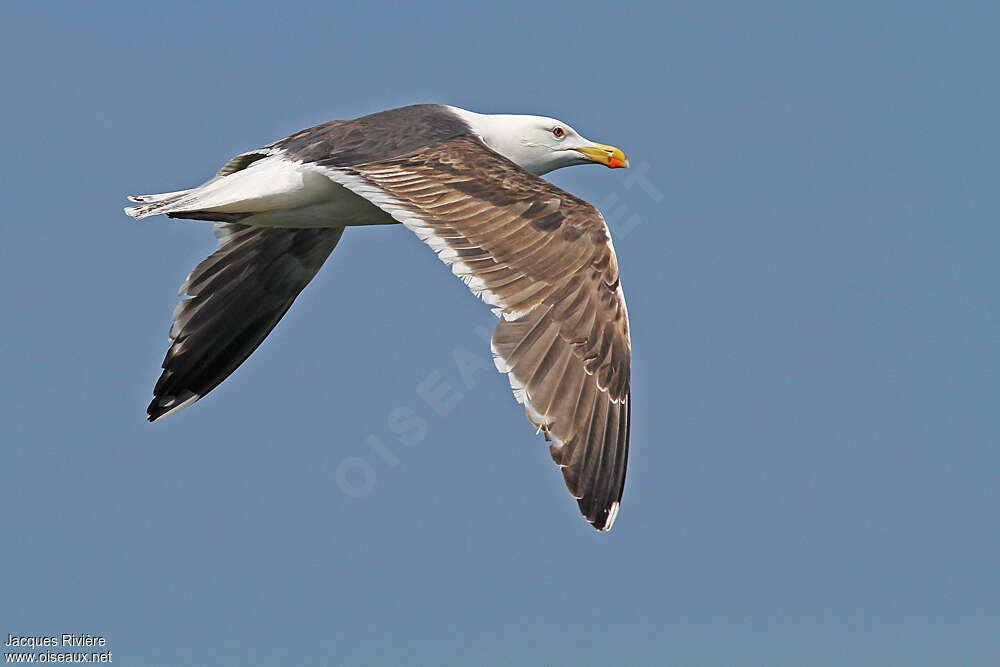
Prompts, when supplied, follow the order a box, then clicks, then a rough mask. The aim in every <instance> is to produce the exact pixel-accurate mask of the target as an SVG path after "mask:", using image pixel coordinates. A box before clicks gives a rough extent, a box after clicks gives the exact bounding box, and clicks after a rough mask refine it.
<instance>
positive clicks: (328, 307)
mask: <svg viewBox="0 0 1000 667" xmlns="http://www.w3.org/2000/svg"><path fill="white" fill-rule="evenodd" d="M998 18H1000V16H998V11H997V9H996V8H995V7H994V6H992V5H991V4H990V3H964V4H963V3H958V4H952V5H949V6H947V7H938V8H933V7H926V6H920V7H918V6H916V5H913V4H912V3H893V2H886V3H878V6H872V5H871V4H870V3H838V4H837V6H835V7H823V8H816V7H812V6H808V7H807V6H803V5H802V4H801V3H765V4H762V5H758V6H755V7H753V8H751V7H749V6H748V5H747V4H746V3H712V4H706V3H697V4H695V3H691V4H690V5H680V4H672V5H670V6H666V7H660V8H656V7H654V6H652V5H651V4H628V3H624V4H616V5H615V6H614V8H611V7H610V5H609V6H607V7H604V8H601V7H597V6H594V7H581V6H580V4H579V3H569V2H553V3H549V4H547V5H546V6H538V5H534V4H527V3H526V4H517V3H506V4H504V5H503V6H502V7H493V8H473V7H471V6H466V5H465V4H456V5H447V4H445V5H437V6H435V7H434V8H433V9H431V8H420V7H413V6H409V5H398V6H397V5H375V4H371V5H368V6H365V7H360V8H346V7H335V6H334V5H333V4H332V3H331V4H330V5H319V4H317V5H297V4H294V3H281V4H280V6H279V4H274V5H273V6H270V7H256V6H253V5H248V4H247V3H215V4H209V5H201V4H184V3H170V4H169V5H162V4H159V5H152V4H150V5H148V6H145V7H136V6H135V5H134V4H133V3H115V2H108V3H102V4H100V5H85V4H76V3H55V4H50V5H46V6H41V5H39V6H34V5H30V4H28V3H20V4H19V5H18V6H17V7H16V8H7V9H5V10H4V16H3V21H2V22H0V32H2V35H0V36H2V39H0V55H2V58H3V62H4V63H5V66H4V68H3V72H2V75H0V76H2V78H3V79H2V81H3V89H4V90H5V98H6V99H5V103H4V104H3V105H2V108H0V118H2V121H3V127H4V129H5V139H4V144H5V150H6V155H7V159H6V160H5V161H4V167H3V170H4V175H3V181H2V182H3V185H2V188H3V201H4V205H5V215H4V220H3V223H2V229H0V239H2V240H0V260H2V261H0V271H2V278H3V282H4V285H5V286H6V289H5V291H4V294H5V298H6V304H5V305H6V309H5V310H6V313H7V315H6V316H5V318H4V327H3V330H4V333H3V336H2V338H0V360H2V367H3V377H4V380H5V381H4V382H3V384H2V385H0V394H2V400H0V424H2V427H0V428H2V434H3V437H2V440H3V445H2V454H3V462H4V465H3V466H2V467H3V473H2V478H0V479H2V481H0V507H2V508H3V514H4V516H3V524H4V537H5V539H4V547H3V549H2V550H0V590H2V591H3V603H2V605H0V634H2V636H3V638H4V639H6V635H7V634H16V635H24V634H45V635H48V634H61V633H64V632H69V633H80V632H88V633H90V634H94V635H103V636H105V637H106V638H107V640H108V643H109V646H110V648H111V649H112V650H113V651H114V654H115V658H116V662H118V663H119V664H128V665H163V664H220V665H221V664H250V663H256V664H265V665H272V664H273V665H302V664H399V663H401V662H408V663H410V664H518V665H522V664H564V663H569V662H573V663H577V664H595V665H596V664H608V663H620V664H664V663H668V664H787V665H795V664H805V663H808V664H831V665H832V664H852V665H859V664H872V665H887V664H900V665H912V664H954V663H956V662H961V663H964V664H996V661H997V660H998V658H1000V643H998V641H997V639H996V637H997V636H1000V602H998V601H1000V575H998V569H997V562H1000V538H998V533H997V530H996V527H997V525H998V522H1000V512H998V509H997V505H998V499H997V492H996V480H997V474H998V469H1000V450H998V430H1000V429H998V426H997V398H998V395H1000V391H998V390H1000V386H998V384H1000V382H998V378H1000V364H998V354H997V353H998V350H1000V312H998V308H997V287H996V286H997V281H998V279H1000V269H998V263H997V261H996V254H997V248H998V242H1000V233H998V229H997V222H998V205H997V204H998V202H997V187H996V186H997V177H998V175H1000V174H998V168H997V165H998V163H997V158H996V151H997V144H998V142H997V139H998V132H997V123H996V119H997V117H1000V115H998V112H1000V109H998V106H1000V105H998V93H997V88H996V85H995V84H996V81H997V77H998V74H1000V71H998V69H1000V68H998V56H997V49H996V46H995V34H994V33H995V26H996V25H997V20H998ZM416 102H443V103H449V104H455V105H458V106H462V107H465V108H468V109H472V110H475V111H480V112H513V113H519V112H520V113H540V114H545V115H551V116H555V117H558V118H561V119H563V120H565V121H566V122H568V123H570V124H571V125H573V126H574V127H575V128H576V129H578V130H579V131H580V132H581V133H583V134H584V135H585V136H587V137H589V138H591V139H594V140H596V141H602V142H606V143H611V144H614V145H617V146H620V147H622V148H623V149H624V150H625V151H626V152H627V153H628V155H629V157H630V159H631V162H632V164H633V166H634V168H633V169H632V170H630V172H624V170H617V171H608V170H606V169H598V168H583V167H579V168H574V169H567V170H563V171H561V172H558V173H555V174H552V175H551V179H552V180H553V181H554V182H555V183H557V184H558V185H560V186H561V187H564V188H566V189H568V190H570V191H572V192H573V193H575V194H577V195H579V196H581V197H583V198H585V199H587V200H589V201H591V202H593V203H594V204H596V205H598V206H599V207H600V208H601V209H602V210H603V211H604V213H605V216H606V217H607V218H608V222H609V225H610V226H611V229H612V234H613V235H614V238H615V247H616V250H617V253H618V258H619V262H620V265H621V273H622V281H623V284H624V287H625V290H626V294H627V297H628V304H629V313H630V317H631V322H632V342H633V350H634V359H633V392H634V393H633V400H634V410H633V420H634V421H633V428H632V450H631V459H630V463H629V478H628V483H627V485H626V490H625V498H624V501H623V504H622V509H621V513H620V515H619V518H618V522H617V523H616V525H615V528H614V530H613V531H612V532H611V533H609V534H597V533H596V532H595V531H593V530H592V529H591V528H590V527H589V526H588V525H587V524H586V523H585V522H584V521H583V520H582V519H581V518H580V517H579V516H578V513H577V509H576V506H575V503H573V502H572V501H571V499H570V498H569V497H568V495H567V493H566V491H565V488H564V486H563V483H562V480H561V476H560V475H559V473H558V471H557V470H556V468H555V466H553V465H552V463H551V462H550V460H549V457H548V453H547V451H546V448H545V446H544V444H543V441H542V440H541V439H540V438H538V437H535V436H534V435H533V429H532V428H531V426H530V425H529V424H528V423H527V421H526V420H525V419H524V417H523V412H522V410H521V409H520V408H519V407H518V406H517V405H516V404H515V403H514V400H513V398H512V397H511V395H510V391H509V387H508V385H507V382H506V380H505V379H504V378H503V377H501V376H500V375H498V374H496V373H494V372H492V371H490V372H477V373H474V374H473V375H472V376H471V379H470V381H469V382H466V381H465V380H463V376H462V374H461V373H460V371H459V369H458V367H457V366H456V357H458V358H459V360H462V359H465V360H469V359H473V360H475V359H483V360H485V359H488V348H487V347H486V344H485V343H484V342H483V340H482V339H481V337H480V336H479V335H478V334H477V328H482V327H487V328H491V327H492V325H493V321H494V320H493V317H492V315H490V314H489V311H488V309H487V307H486V306H485V305H484V304H482V303H480V302H478V301H477V300H476V299H475V298H473V297H472V296H471V295H470V294H469V293H468V290H467V289H466V288H465V287H464V286H463V285H462V284H461V282H460V281H458V280H455V279H454V277H453V276H451V274H450V272H449V271H448V270H447V269H446V268H445V267H443V266H442V265H440V263H439V262H437V260H435V258H434V256H433V254H432V253H431V251H430V250H429V249H427V248H426V247H424V246H423V244H421V243H420V242H419V241H418V240H417V239H416V238H414V237H412V235H411V234H410V233H409V232H408V231H406V230H405V229H403V228H401V227H393V228H385V227H380V228H372V229H351V230H348V232H347V233H346V234H345V235H344V239H343V241H342V242H341V244H340V245H339V246H338V248H337V249H336V251H335V252H334V254H333V256H332V257H331V259H330V261H329V262H328V264H327V266H326V267H325V268H324V269H323V271H322V272H321V273H320V274H319V276H318V277H317V278H316V280H314V281H313V283H312V284H311V285H310V286H309V288H308V289H307V290H306V291H305V292H304V293H303V295H302V296H301V297H300V298H299V300H298V301H297V302H296V304H295V306H294V307H293V308H292V310H291V311H290V312H289V314H288V315H287V316H286V318H285V319H284V320H283V321H282V323H281V324H280V325H279V326H278V328H277V329H276V330H275V331H274V333H273V334H272V335H271V336H270V338H269V339H268V340H267V341H266V342H265V343H264V344H263V345H262V347H261V348H260V349H259V350H258V351H257V352H256V353H255V354H254V355H253V356H252V357H251V359H250V360H249V361H248V362H247V363H246V364H245V365H244V366H243V367H242V368H241V369H239V370H238V371H237V372H236V373H235V374H234V375H233V376H232V377H231V378H230V379H229V380H228V381H226V382H225V383H224V384H223V385H222V386H220V387H219V388H218V389H217V390H215V391H214V392H213V393H212V394H211V395H210V396H208V397H207V398H206V399H204V400H203V401H201V402H200V403H199V404H197V405H196V406H194V407H192V408H190V409H188V410H187V411H185V412H183V413H181V414H179V415H176V416H173V417H170V418H168V419H166V420H164V421H162V422H158V423H156V424H148V423H146V422H145V420H144V408H145V406H146V404H147V403H148V401H149V398H150V391H151V388H152V384H153V382H154V381H155V379H156V376H157V375H158V371H159V362H160V361H161V359H162V356H163V354H164V352H165V350H166V344H167V337H166V333H167V329H168V326H169V320H170V314H171V312H172V310H173V307H174V304H175V302H176V290H177V287H178V286H179V284H180V283H181V282H182V281H183V279H184V277H185V276H186V275H187V273H188V271H189V270H190V269H191V268H192V267H193V266H194V265H195V264H196V263H197V262H198V261H199V260H200V259H202V258H203V257H204V256H205V255H207V254H208V253H209V252H210V251H211V250H212V248H213V245H214V239H213V238H212V234H211V231H210V228H209V227H208V226H207V225H205V224H201V223H197V222H180V221H168V220H164V219H159V218H155V219H150V220H146V221H142V222H135V221H133V220H131V219H129V218H127V217H126V216H125V215H124V214H123V213H122V212H121V206H123V205H124V204H125V202H124V196H125V195H127V194H133V193H143V192H156V191H164V190H174V189H179V188H183V187H189V186H191V185H194V184H197V183H199V182H201V181H203V180H204V179H206V178H207V177H209V176H210V175H211V174H212V173H214V171H215V170H216V169H217V168H218V167H219V166H220V165H221V164H223V163H224V162H225V161H226V160H227V159H228V158H229V157H230V156H232V155H234V154H236V153H239V152H242V151H244V150H247V149H251V148H255V147H257V146H259V145H261V144H264V143H267V142H270V141H272V140H274V139H277V138H280V137H282V136H285V135H287V134H289V133H291V132H293V131H296V130H298V129H302V128H304V127H308V126H311V125H314V124H317V123H320V122H324V121H327V120H331V119H334V118H349V117H353V116H357V115H362V114H365V113H369V112H372V111H377V110H381V109H385V108H389V107H393V106H400V105H403V104H410V103H416ZM470 355H472V356H471V357H470ZM427 382H430V383H431V384H433V385H434V386H438V385H440V384H441V383H447V384H448V385H449V387H450V388H451V390H452V391H453V392H460V393H461V397H460V398H459V399H457V403H456V404H455V406H456V407H455V409H454V410H452V411H451V412H450V413H448V414H446V415H440V414H437V413H436V412H435V411H434V409H433V408H432V406H430V405H429V404H428V403H427V402H426V401H424V400H423V399H422V398H421V396H420V392H419V391H418V387H419V386H420V385H421V384H422V383H427ZM470 385H471V386H470ZM400 409H403V410H410V411H412V412H413V413H414V414H416V415H418V416H419V417H420V418H422V419H423V420H424V421H425V422H426V426H427V433H426V436H425V437H424V438H422V439H419V441H418V442H410V443H402V442H400V441H399V439H398V437H397V436H396V435H395V434H394V432H393V430H392V428H391V424H390V418H391V416H392V415H393V414H394V411H397V410H400ZM359 460H360V461H364V464H365V465H367V466H369V467H370V470H371V471H373V472H374V477H373V478H372V480H371V484H370V485H369V487H370V488H366V489H364V490H363V491H364V492H363V493H353V494H352V493H347V492H345V489H347V490H354V491H356V490H357V489H356V488H354V487H351V486H350V484H345V483H344V482H343V480H341V481H339V482H338V476H337V471H338V470H343V469H344V468H343V466H344V465H345V463H344V462H345V461H354V462H355V463H356V462H357V461H359ZM347 465H350V464H347ZM349 481H350V480H349ZM512 490H514V493H512ZM355 496H358V497H355Z"/></svg>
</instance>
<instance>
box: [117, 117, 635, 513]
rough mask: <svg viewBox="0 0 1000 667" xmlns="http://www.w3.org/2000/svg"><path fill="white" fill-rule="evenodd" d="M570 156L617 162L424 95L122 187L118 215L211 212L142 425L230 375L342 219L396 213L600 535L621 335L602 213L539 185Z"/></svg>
mask: <svg viewBox="0 0 1000 667" xmlns="http://www.w3.org/2000/svg"><path fill="white" fill-rule="evenodd" d="M575 164H603V165H605V166H607V167H611V168H616V167H627V166H628V160H627V159H626V157H625V155H624V153H622V151H621V150H619V149H617V148H614V147H613V146H607V145H605V144H599V143H595V142H591V141H589V140H587V139H584V138H583V137H582V136H580V134H579V133H577V132H576V131H575V130H573V128H571V127H570V126H569V125H567V124H565V123H562V122H560V121H557V120H555V119H552V118H546V117H542V116H524V115H501V114H477V113H472V112H470V111H466V110H464V109H459V108H457V107H450V106H443V105H435V104H425V105H416V106H410V107H403V108H400V109H392V110H389V111H383V112H379V113H375V114H371V115H369V116H363V117H361V118H356V119H353V120H342V121H333V122H330V123H326V124H324V125H319V126H317V127H314V128H310V129H307V130H303V131H302V132H298V133H296V134H293V135H291V136H289V137H286V138H285V139H281V140H279V141H276V142H274V143H272V144H269V145H267V146H264V147H262V148H259V149H257V150H254V151H250V152H248V153H244V154H242V155H239V156H237V157H235V158H233V159H232V160H230V161H229V162H228V163H227V164H226V165H225V166H223V167H222V169H221V170H220V171H219V173H218V174H217V175H216V176H215V177H214V178H213V179H211V180H209V181H208V182H206V183H204V184H203V185H201V186H199V187H196V188H193V189H191V190H182V191H177V192H169V193H164V194H156V195H140V196H134V197H130V198H129V199H131V200H132V201H133V202H135V203H136V204H138V205H137V206H132V207H129V208H126V209H125V212H126V213H128V214H129V215H130V216H132V217H134V218H146V217H149V216H153V215H158V214H165V215H167V216H169V217H171V218H187V219H195V220H207V221H212V222H214V223H215V232H216V237H217V238H218V241H219V247H218V249H217V250H216V251H215V252H214V253H213V254H212V255H210V256H209V257H208V258H206V259H205V260H204V261H203V262H201V263H200V264H199V265H198V266H197V267H195V269H194V271H192V272H191V274H190V275H189V276H188V278H187V280H185V281H184V284H183V285H182V286H181V290H180V295H181V296H182V297H186V298H184V299H182V300H181V302H180V303H179V304H178V305H177V308H176V309H175V311H174V317H173V324H172V326H171V328H170V340H171V345H170V348H169V349H168V351H167V355H166V358H165V359H164V361H163V373H162V374H161V376H160V378H159V380H158V381H157V383H156V386H155V387H154V389H153V400H152V402H151V403H150V404H149V408H148V410H147V413H148V417H149V420H150V421H155V420H157V419H160V418H161V417H165V416H167V415H170V414H173V413H175V412H178V411H180V410H182V409H184V408H186V407H187V406H189V405H191V404H192V403H194V402H195V401H197V400H198V399H200V398H202V397H203V396H204V395H205V394H207V393H208V392H209V391H211V390H212V389H213V388H215V387H216V386H217V385H218V384H219V383H220V382H222V381H223V380H225V379H226V378H227V377H228V376H229V375H230V374H231V373H232V372H233V371H234V370H236V368H238V367H239V366H240V364H242V363H243V362H244V361H245V360H246V358H247V357H249V356H250V354H251V353H252V352H253V351H254V350H255V349H256V348H257V346H258V345H260V343H261V342H262V341H263V340H264V338H265V337H266V336H267V335H268V333H270V331H271V330H272V329H273V328H274V326H275V325H276V324H277V323H278V321H279V320H280V319H281V317H282V316H283V315H284V314H285V312H286V311H287V310H288V308H289V307H291V305H292V302H294V301H295V298H296V297H297V296H298V295H299V293H300V292H301V291H302V290H303V289H304V288H305V286H306V285H307V284H309V281H310V280H312V278H313V276H315V275H316V273H317V272H318V271H319V269H320V268H321V267H322V265H323V263H324V262H325V261H326V258H327V257H328V256H329V255H330V253H331V252H333V249H334V248H335V247H336V245H337V242H338V241H339V240H340V237H341V235H342V234H343V233H344V229H345V227H351V226H362V225H381V224H392V223H402V224H403V225H405V226H406V227H407V228H409V229H410V230H412V231H413V232H414V233H415V234H416V235H417V236H418V237H419V238H420V239H421V240H423V241H424V242H425V243H427V244H428V245H429V246H430V247H431V248H432V249H433V250H434V251H435V252H436V253H437V255H438V257H439V258H440V259H441V260H442V261H443V262H445V263H446V264H447V265H449V266H450V267H451V270H452V272H453V273H454V274H455V275H456V276H458V277H459V278H461V279H462V280H463V281H464V282H465V283H466V284H467V285H468V286H469V288H470V289H471V290H472V292H473V293H474V294H476V295H477V296H479V297H480V298H482V299H483V300H484V301H486V302H487V303H489V304H490V305H491V306H493V310H494V312H495V313H496V314H497V315H498V316H499V317H500V323H499V324H498V325H497V328H496V330H495V331H494V332H493V337H492V341H491V345H490V346H491V348H492V352H493V357H494V362H495V364H496V367H497V369H498V370H499V371H500V372H501V373H506V374H507V377H508V379H509V381H510V385H511V388H512V389H513V392H514V396H515V398H516V399H517V401H518V402H520V403H521V404H523V405H524V406H525V412H526V414H527V417H528V419H529V420H530V421H531V422H532V423H533V424H534V425H535V426H536V427H537V429H538V430H540V431H541V432H542V433H543V434H544V435H545V439H546V440H547V441H549V442H550V446H549V451H550V453H551V455H552V458H553V459H554V460H555V462H556V463H557V464H558V465H559V466H560V468H561V469H562V472H563V477H564V479H565V481H566V485H567V487H568V488H569V491H570V493H571V494H572V495H573V497H574V498H576V499H577V502H578V504H579V507H580V511H581V513H582V514H583V515H584V517H586V519H587V520H588V521H589V522H590V523H591V524H592V525H593V526H594V527H595V528H597V529H598V530H609V529H610V528H611V526H612V524H613V523H614V521H615V517H616V515H617V513H618V507H619V504H620V502H621V498H622V492H623V489H624V485H625V469H626V463H627V460H628V447H629V422H630V417H631V414H630V413H631V393H630V385H629V377H630V368H631V343H630V340H629V329H628V313H627V311H626V308H625V297H624V293H623V292H622V287H621V281H620V279H619V275H618V262H617V259H616V257H615V252H614V247H613V245H612V243H611V237H610V234H609V232H608V228H607V225H606V224H605V222H604V219H603V217H602V216H601V214H600V213H599V212H598V211H597V210H596V209H595V208H594V207H593V206H591V205H590V204H588V203H587V202H585V201H583V200H582V199H579V198H577V197H575V196H573V195H571V194H569V193H567V192H565V191H563V190H561V189H559V188H557V187H556V186H554V185H552V184H551V183H549V182H548V181H546V180H544V179H542V178H539V176H540V175H541V174H545V173H547V172H549V171H552V170H554V169H559V168H561V167H566V166H571V165H575Z"/></svg>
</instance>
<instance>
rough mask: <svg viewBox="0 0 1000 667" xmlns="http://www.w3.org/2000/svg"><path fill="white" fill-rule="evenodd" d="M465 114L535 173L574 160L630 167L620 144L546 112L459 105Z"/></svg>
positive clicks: (506, 153) (493, 142) (495, 144)
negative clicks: (590, 135) (506, 111)
mask: <svg viewBox="0 0 1000 667" xmlns="http://www.w3.org/2000/svg"><path fill="white" fill-rule="evenodd" d="M450 109H451V110H452V111H453V112H454V113H455V114H457V115H458V116H459V117H461V118H462V119H463V120H464V121H465V122H466V123H468V124H469V126H471V127H472V129H473V131H474V132H475V133H476V134H478V135H479V136H480V137H482V139H483V141H484V142H486V145H487V146H489V147H490V148H492V149H493V150H495V151H496V152H498V153H500V154H501V155H503V156H504V157H506V158H507V159H509V160H510V161H512V162H514V163H516V164H517V165H519V166H520V167H521V168H523V169H526V170H527V171H530V172H531V173H533V174H538V175H541V174H544V173H547V172H550V171H552V170H553V169H560V168H562V167H569V166H572V165H574V164H603V165H605V166H606V167H610V168H612V169H615V168H619V167H626V168H627V167H628V158H627V157H625V153H623V152H622V151H621V149H619V148H615V147H614V146H608V145H606V144H599V143H597V142H594V141H590V140H589V139H584V138H583V137H582V136H581V135H580V133H579V132H577V131H576V130H574V129H573V128H572V127H570V126H569V125H567V124H566V123H564V122H562V121H560V120H556V119H555V118H546V117H545V116H521V115H513V114H478V113H473V112H471V111H466V110H465V109H459V108H458V107H450Z"/></svg>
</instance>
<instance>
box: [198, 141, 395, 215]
mask: <svg viewBox="0 0 1000 667" xmlns="http://www.w3.org/2000/svg"><path fill="white" fill-rule="evenodd" d="M184 208H185V209H187V210H194V209H196V210H199V211H208V212H212V213H244V214H248V216H247V217H245V218H241V219H240V220H239V221H240V222H241V223H243V224H248V225H255V226H259V227H348V226H356V225H384V224H392V223H394V222H396V221H395V220H394V219H393V218H392V217H391V216H390V215H389V214H388V213H386V212H384V211H383V210H382V209H380V208H378V207H377V206H375V205H374V204H371V203H370V202H369V201H368V200H367V199H365V198H363V197H360V196H358V195H356V194H354V193H353V192H351V191H350V190H348V189H347V188H345V187H343V186H342V185H338V184H337V183H334V182H333V181H331V180H330V179H329V178H327V177H326V176H323V175H322V174H319V173H317V172H315V171H313V170H311V169H308V168H305V167H304V166H303V165H301V164H297V163H295V162H291V161H289V160H285V159H281V158H279V157H270V158H265V159H263V160H259V161H257V162H255V163H253V164H251V165H250V166H249V167H247V168H246V169H244V170H242V171H238V172H236V173H234V174H231V175H229V176H226V177H224V178H221V179H219V180H217V181H210V182H209V183H206V184H205V185H204V186H202V187H201V188H198V189H197V190H195V191H194V192H193V193H192V196H190V197H188V198H187V201H185V206H184Z"/></svg>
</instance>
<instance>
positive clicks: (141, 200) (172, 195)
mask: <svg viewBox="0 0 1000 667" xmlns="http://www.w3.org/2000/svg"><path fill="white" fill-rule="evenodd" d="M193 189H194V188H191V189H188V190H176V191H174V192H161V193H160V194H156V195H132V196H131V197H129V198H128V200H129V201H134V202H136V203H138V204H150V203H152V202H157V201H163V200H164V199H177V198H178V197H180V196H181V195H186V194H187V193H189V192H191V190H193Z"/></svg>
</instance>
